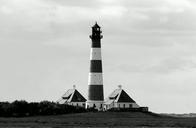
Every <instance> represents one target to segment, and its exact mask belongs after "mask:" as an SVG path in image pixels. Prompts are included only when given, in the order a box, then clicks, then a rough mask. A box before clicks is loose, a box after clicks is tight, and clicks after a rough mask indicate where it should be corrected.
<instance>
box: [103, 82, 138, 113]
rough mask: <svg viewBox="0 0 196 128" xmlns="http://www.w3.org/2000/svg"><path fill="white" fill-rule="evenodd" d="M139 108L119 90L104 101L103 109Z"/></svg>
mask: <svg viewBox="0 0 196 128" xmlns="http://www.w3.org/2000/svg"><path fill="white" fill-rule="evenodd" d="M111 108H140V106H139V105H138V104H137V103H136V102H135V101H134V100H133V99H132V98H131V97H130V96H129V95H128V94H127V93H126V92H125V91H124V90H123V89H122V88H121V86H120V85H119V89H116V90H114V91H113V92H112V93H111V94H110V95H109V97H108V98H107V99H106V100H105V104H104V109H105V110H109V109H111Z"/></svg>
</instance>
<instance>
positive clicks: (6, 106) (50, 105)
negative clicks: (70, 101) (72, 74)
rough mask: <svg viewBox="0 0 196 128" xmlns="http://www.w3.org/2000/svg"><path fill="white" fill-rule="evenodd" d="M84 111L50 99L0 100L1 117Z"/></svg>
mask: <svg viewBox="0 0 196 128" xmlns="http://www.w3.org/2000/svg"><path fill="white" fill-rule="evenodd" d="M80 112H86V110H85V108H82V107H75V106H70V105H66V104H57V103H55V102H50V101H42V102H39V103H38V102H31V103H28V102H26V101H24V100H21V101H14V102H12V103H9V102H0V116H1V117H25V116H37V115H57V114H67V113H80Z"/></svg>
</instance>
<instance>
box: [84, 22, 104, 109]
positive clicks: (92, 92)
mask: <svg viewBox="0 0 196 128" xmlns="http://www.w3.org/2000/svg"><path fill="white" fill-rule="evenodd" d="M102 38H103V36H102V35H101V28H100V26H99V25H98V24H97V22H96V23H95V25H94V26H93V27H92V35H90V39H91V51H90V72H89V77H88V100H87V101H86V108H95V109H98V110H103V103H104V93H103V75H102V58H101V39H102Z"/></svg>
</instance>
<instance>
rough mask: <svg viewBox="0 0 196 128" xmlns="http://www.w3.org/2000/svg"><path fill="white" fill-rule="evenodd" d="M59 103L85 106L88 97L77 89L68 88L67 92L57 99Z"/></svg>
mask: <svg viewBox="0 0 196 128" xmlns="http://www.w3.org/2000/svg"><path fill="white" fill-rule="evenodd" d="M57 103H59V104H68V105H72V106H78V107H85V103H86V99H85V98H84V97H83V96H82V94H81V93H80V92H79V91H78V90H77V89H75V86H74V88H73V89H69V90H67V92H66V93H65V94H64V95H63V96H62V97H61V98H60V99H59V100H58V101H57Z"/></svg>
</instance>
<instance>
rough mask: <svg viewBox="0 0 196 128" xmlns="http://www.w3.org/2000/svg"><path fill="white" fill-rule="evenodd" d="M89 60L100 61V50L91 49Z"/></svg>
mask: <svg viewBox="0 0 196 128" xmlns="http://www.w3.org/2000/svg"><path fill="white" fill-rule="evenodd" d="M90 60H101V48H91V53H90Z"/></svg>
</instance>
